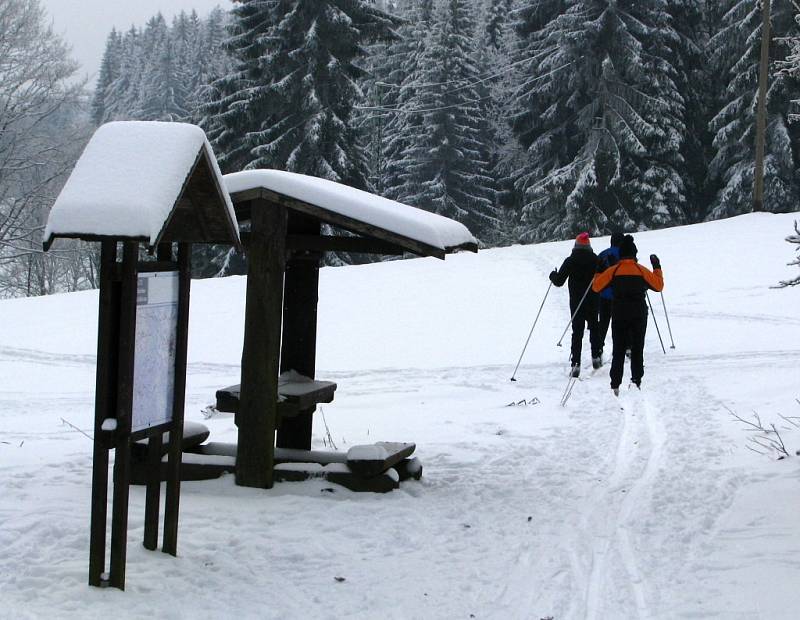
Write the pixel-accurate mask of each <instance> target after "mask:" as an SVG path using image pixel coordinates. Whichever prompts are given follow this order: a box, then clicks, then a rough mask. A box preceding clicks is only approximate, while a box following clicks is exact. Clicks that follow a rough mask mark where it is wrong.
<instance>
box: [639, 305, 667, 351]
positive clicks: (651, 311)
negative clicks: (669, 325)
mask: <svg viewBox="0 0 800 620" xmlns="http://www.w3.org/2000/svg"><path fill="white" fill-rule="evenodd" d="M644 294H645V295H646V296H647V305H648V306H650V315H651V316H652V317H653V323H655V326H656V333H657V334H658V341H659V342H660V343H661V350H662V351H663V352H664V355H666V354H667V350H666V349H665V348H664V341H663V340H662V339H661V330H660V329H658V321H656V313H655V312H653V304H652V302H651V301H650V295H649V294H648V292H647V291H645V292H644Z"/></svg>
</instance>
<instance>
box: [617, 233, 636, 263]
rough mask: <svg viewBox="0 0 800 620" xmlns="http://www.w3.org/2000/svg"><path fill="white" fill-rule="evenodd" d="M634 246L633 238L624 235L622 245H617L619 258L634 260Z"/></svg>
mask: <svg viewBox="0 0 800 620" xmlns="http://www.w3.org/2000/svg"><path fill="white" fill-rule="evenodd" d="M636 252H638V250H637V249H636V244H635V243H634V242H633V237H632V236H631V235H625V237H624V238H623V239H622V243H620V244H619V256H620V258H636Z"/></svg>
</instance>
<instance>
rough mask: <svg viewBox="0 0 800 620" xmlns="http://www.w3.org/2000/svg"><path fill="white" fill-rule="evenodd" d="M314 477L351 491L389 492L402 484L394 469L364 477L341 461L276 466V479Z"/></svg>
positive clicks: (295, 480) (296, 480) (288, 479)
mask: <svg viewBox="0 0 800 620" xmlns="http://www.w3.org/2000/svg"><path fill="white" fill-rule="evenodd" d="M314 478H322V479H324V480H327V481H328V482H333V483H335V484H339V485H341V486H343V487H345V488H347V489H350V490H351V491H355V492H364V493H388V492H389V491H393V490H394V489H396V488H398V487H399V486H400V485H399V480H398V475H397V472H395V471H393V470H390V471H388V472H383V473H381V474H378V475H377V476H372V477H371V478H364V477H363V476H360V475H358V474H356V473H355V472H353V471H350V470H348V468H347V465H344V464H341V463H333V464H331V465H324V466H321V465H318V464H316V463H283V464H280V465H276V466H275V479H276V480H278V481H283V482H300V481H302V480H311V479H314Z"/></svg>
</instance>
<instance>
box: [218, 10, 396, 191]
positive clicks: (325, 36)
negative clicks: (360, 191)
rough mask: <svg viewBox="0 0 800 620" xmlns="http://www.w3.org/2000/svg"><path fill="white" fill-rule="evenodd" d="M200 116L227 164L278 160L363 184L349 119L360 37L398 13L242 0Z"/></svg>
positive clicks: (390, 23) (388, 29) (382, 34)
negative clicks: (222, 72) (224, 68)
mask: <svg viewBox="0 0 800 620" xmlns="http://www.w3.org/2000/svg"><path fill="white" fill-rule="evenodd" d="M233 13H234V23H233V26H232V36H231V38H230V39H229V40H228V42H227V44H226V46H227V49H228V50H229V51H230V53H231V55H232V56H233V57H234V58H235V60H236V68H235V70H234V72H233V73H231V74H230V75H227V76H225V77H223V78H221V79H220V80H217V81H216V82H215V83H214V84H213V85H212V86H213V89H214V91H215V93H216V99H215V100H214V101H212V102H211V103H210V104H209V105H208V106H207V107H206V109H205V113H206V124H207V126H208V127H209V131H210V135H211V137H212V138H213V140H214V146H215V149H216V151H217V153H218V154H219V155H220V161H221V164H222V165H223V167H224V168H225V169H227V170H239V169H242V168H277V169H281V170H288V171H291V172H300V173H304V174H310V175H313V176H318V177H321V178H325V179H329V180H332V181H337V182H341V183H345V184H347V185H351V186H354V187H359V188H366V187H367V186H368V170H367V165H366V159H365V156H364V152H363V149H362V148H360V146H359V144H358V143H357V140H356V137H357V132H356V130H355V128H354V126H353V123H352V113H353V106H354V105H355V104H356V103H358V102H359V101H361V100H362V93H361V90H360V88H359V85H358V80H359V79H361V78H362V77H363V75H364V72H363V69H362V68H361V67H360V66H359V64H358V63H359V62H360V61H363V58H364V56H365V54H366V50H365V47H364V45H365V44H366V43H367V42H369V41H372V40H375V39H381V38H384V39H388V38H393V37H394V36H395V35H394V31H393V28H394V26H395V25H396V22H395V19H394V18H392V17H390V16H389V15H387V14H386V13H383V12H382V11H380V10H378V9H377V8H375V7H374V6H372V5H371V3H370V2H367V1H366V0H295V1H289V0H276V1H275V2H269V3H265V2H263V1H261V0H239V3H238V5H237V7H236V8H235V9H234V11H233Z"/></svg>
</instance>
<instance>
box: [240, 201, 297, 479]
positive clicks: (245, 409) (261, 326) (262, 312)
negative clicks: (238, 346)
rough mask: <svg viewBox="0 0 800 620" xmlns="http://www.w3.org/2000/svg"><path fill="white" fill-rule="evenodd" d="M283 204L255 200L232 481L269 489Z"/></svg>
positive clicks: (283, 239) (283, 261) (283, 254)
mask: <svg viewBox="0 0 800 620" xmlns="http://www.w3.org/2000/svg"><path fill="white" fill-rule="evenodd" d="M286 219H287V213H286V209H285V208H284V207H281V206H278V205H274V204H271V203H267V202H266V201H263V200H256V201H254V203H253V206H252V214H251V233H250V239H249V242H248V244H247V247H246V252H247V301H246V308H245V319H244V347H243V349H242V378H241V396H240V404H239V414H238V417H237V422H238V426H239V439H238V447H237V454H236V484H239V485H242V486H249V487H261V488H271V487H272V485H273V464H274V453H275V425H276V419H277V405H278V360H279V356H280V346H281V312H282V310H283V274H284V270H285V265H286V249H285V244H286Z"/></svg>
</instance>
